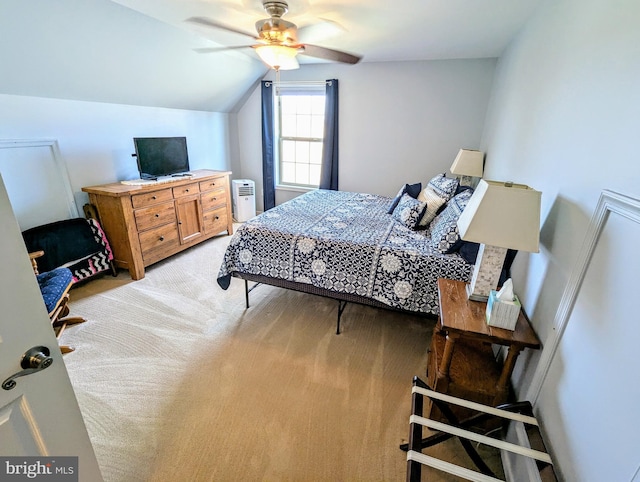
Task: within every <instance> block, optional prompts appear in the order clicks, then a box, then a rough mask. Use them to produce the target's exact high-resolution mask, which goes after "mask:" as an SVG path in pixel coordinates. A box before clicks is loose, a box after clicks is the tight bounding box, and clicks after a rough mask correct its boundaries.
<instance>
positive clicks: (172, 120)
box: [0, 95, 230, 213]
mask: <svg viewBox="0 0 640 482" xmlns="http://www.w3.org/2000/svg"><path fill="white" fill-rule="evenodd" d="M228 123H229V122H228V114H220V113H215V112H201V111H189V110H179V109H166V108H155V107H138V106H130V105H120V104H103V103H98V102H82V101H72V100H59V99H45V98H39V97H22V96H12V95H0V138H1V139H3V140H6V139H41V138H49V139H57V140H58V143H59V146H60V153H61V156H62V159H63V161H64V162H65V163H66V166H67V170H68V172H69V178H70V183H71V188H72V190H73V193H74V197H75V199H76V204H77V206H78V209H79V210H80V212H81V213H82V206H83V205H84V204H85V203H86V202H87V201H88V197H87V195H86V194H85V193H83V192H82V191H81V189H82V187H83V186H91V185H95V184H104V183H107V182H114V181H121V180H124V179H133V178H137V177H139V175H138V171H137V167H136V160H135V158H133V157H131V154H132V153H133V152H134V146H133V138H134V137H163V136H186V137H187V148H188V150H189V162H190V166H191V169H205V168H206V169H222V170H227V169H229V168H230V156H229V145H228V143H229V140H228V139H229V135H228ZM31 175H34V176H37V175H38V173H37V172H34V173H31ZM25 189H28V186H25Z"/></svg>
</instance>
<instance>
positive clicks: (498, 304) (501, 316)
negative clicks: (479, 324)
mask: <svg viewBox="0 0 640 482" xmlns="http://www.w3.org/2000/svg"><path fill="white" fill-rule="evenodd" d="M497 294H498V293H497V291H495V290H491V293H489V299H488V300H487V325H489V326H495V327H497V328H505V329H507V330H511V331H513V330H515V328H516V323H518V316H519V315H520V308H521V306H520V300H519V299H518V297H517V296H516V295H513V301H512V302H508V301H500V300H498V298H497Z"/></svg>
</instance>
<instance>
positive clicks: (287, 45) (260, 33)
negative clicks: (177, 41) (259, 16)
mask: <svg viewBox="0 0 640 482" xmlns="http://www.w3.org/2000/svg"><path fill="white" fill-rule="evenodd" d="M262 6H263V8H264V10H265V11H266V12H267V14H269V18H266V19H263V20H258V21H257V22H256V31H257V35H254V34H251V33H248V32H245V31H243V30H239V29H236V28H233V27H229V26H227V25H224V24H222V23H219V22H217V21H215V20H211V19H209V18H205V17H191V18H189V19H187V22H191V23H195V24H198V25H202V26H205V27H213V28H218V29H221V30H226V31H228V32H233V33H237V34H240V35H244V36H245V37H250V38H251V39H252V40H253V41H254V42H255V43H254V44H253V45H242V46H236V47H223V48H203V49H196V51H197V52H200V53H206V52H216V51H221V50H227V49H241V48H249V47H250V48H253V49H254V50H255V51H256V53H257V54H258V56H259V57H260V58H261V59H262V60H263V61H264V62H265V63H266V64H267V65H268V66H269V67H271V68H272V69H275V70H276V71H278V70H291V69H297V68H298V67H300V65H299V64H298V61H297V60H296V56H297V55H298V54H302V55H308V56H310V57H316V58H319V59H325V60H331V61H335V62H342V63H347V64H357V63H358V62H359V61H360V59H361V58H362V57H361V56H358V55H353V54H350V53H347V52H341V51H339V50H333V49H329V48H326V47H319V46H317V45H311V44H308V43H302V42H300V41H299V40H298V27H297V26H296V24H294V23H292V22H288V21H286V20H284V19H283V18H282V16H283V15H284V14H286V13H287V12H288V11H289V5H288V4H287V2H285V1H282V0H280V1H272V0H263V2H262Z"/></svg>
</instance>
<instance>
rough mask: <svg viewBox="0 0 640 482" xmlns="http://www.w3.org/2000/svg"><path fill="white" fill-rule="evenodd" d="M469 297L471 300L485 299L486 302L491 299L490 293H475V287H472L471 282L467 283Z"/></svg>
mask: <svg viewBox="0 0 640 482" xmlns="http://www.w3.org/2000/svg"><path fill="white" fill-rule="evenodd" d="M467 298H469V299H470V300H471V301H483V302H485V303H486V302H487V301H488V300H489V296H488V295H487V296H485V295H480V294H474V292H473V288H472V287H471V285H470V284H468V285H467Z"/></svg>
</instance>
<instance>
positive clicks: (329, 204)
mask: <svg viewBox="0 0 640 482" xmlns="http://www.w3.org/2000/svg"><path fill="white" fill-rule="evenodd" d="M390 203H391V200H390V199H389V198H386V197H382V196H376V195H373V194H361V193H353V192H343V191H326V190H316V191H311V192H309V193H306V194H304V195H302V196H299V197H297V198H295V199H293V200H291V201H289V202H287V203H284V204H281V205H279V206H276V207H275V208H273V209H270V210H269V211H266V212H264V213H263V214H260V215H259V216H257V217H255V218H253V219H251V220H249V221H247V222H246V223H245V224H243V225H242V226H241V227H240V229H238V230H237V231H236V233H235V234H234V236H233V238H232V239H231V242H230V244H229V247H228V248H227V251H226V253H225V256H224V260H223V262H222V266H221V267H220V272H219V274H218V284H219V285H220V286H221V287H222V288H223V289H227V288H228V287H229V283H230V281H231V276H233V275H234V274H237V273H249V274H253V275H262V276H268V277H271V278H279V279H282V280H287V281H293V282H298V283H306V284H310V285H314V286H316V287H318V288H322V289H325V290H329V291H332V292H341V293H349V294H355V295H359V296H363V297H366V298H369V299H373V300H377V301H379V302H381V303H384V304H385V305H388V306H389V307H392V308H398V309H402V310H408V311H413V312H420V313H430V314H437V313H438V294H437V287H436V282H437V279H438V278H443V277H445V278H450V279H459V280H464V281H468V280H469V279H470V278H471V273H472V269H473V266H472V265H469V264H468V263H467V262H466V261H465V260H464V259H463V258H462V257H461V256H460V255H458V254H457V253H454V254H447V255H443V254H440V253H439V252H437V251H435V250H433V249H432V248H431V246H430V243H429V239H428V237H427V236H428V231H412V230H410V229H408V228H406V227H405V226H403V225H402V224H400V223H398V222H396V221H394V220H393V219H392V217H391V215H390V214H387V210H388V208H389V205H390Z"/></svg>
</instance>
